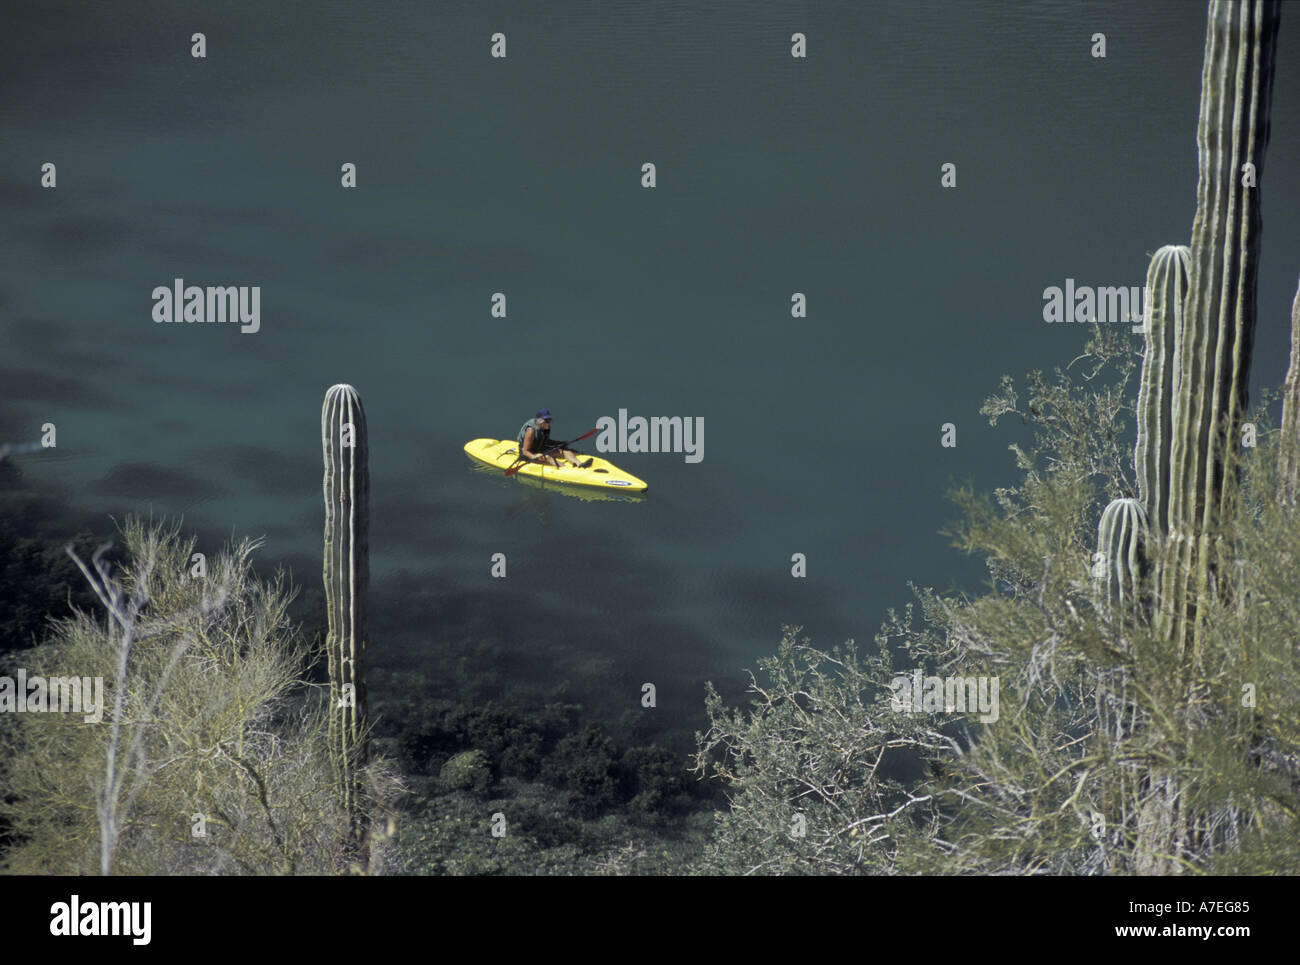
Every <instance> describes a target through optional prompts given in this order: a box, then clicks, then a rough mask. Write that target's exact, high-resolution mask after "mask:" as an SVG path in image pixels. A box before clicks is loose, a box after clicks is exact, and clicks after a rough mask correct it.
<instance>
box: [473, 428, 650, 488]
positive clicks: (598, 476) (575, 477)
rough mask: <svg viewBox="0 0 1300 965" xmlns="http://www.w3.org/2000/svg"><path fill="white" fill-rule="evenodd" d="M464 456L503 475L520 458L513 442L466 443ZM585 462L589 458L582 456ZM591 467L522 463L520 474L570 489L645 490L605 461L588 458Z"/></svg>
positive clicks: (504, 440) (634, 479)
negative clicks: (566, 486)
mask: <svg viewBox="0 0 1300 965" xmlns="http://www.w3.org/2000/svg"><path fill="white" fill-rule="evenodd" d="M465 454H466V455H467V456H469V457H470V458H472V459H477V460H478V461H479V462H482V463H486V464H487V465H489V466H495V467H497V468H498V469H500V470H501V471H502V472H503V473H504V472H505V471H506V470H507V469H509V468H510V467H511V466H513V465H514V464H515V459H516V457H517V456H518V455H519V447H518V444H517V443H516V442H515V441H514V440H513V439H473V440H471V441H469V442H467V443H465ZM582 458H583V460H584V461H585V460H586V459H587V458H588V457H587V456H585V455H584V456H583V457H582ZM590 458H591V465H590V466H588V467H587V468H585V469H579V468H577V467H576V466H571V465H569V464H568V463H567V462H564V461H563V460H560V465H559V468H556V467H555V466H543V465H540V464H538V463H535V462H530V463H525V464H524V465H523V467H522V468H520V470H519V475H521V476H528V477H529V478H531V479H541V480H545V481H546V482H556V483H567V484H569V485H572V486H594V487H596V488H597V489H604V490H606V491H615V492H624V493H643V492H645V491H646V488H647V487H646V484H645V482H644V481H642V480H640V479H637V478H636V476H633V475H632V474H631V473H630V472H624V471H623V470H622V469H619V468H618V466H616V465H614V464H613V463H612V462H610V461H609V460H608V459H601V458H600V457H599V456H591V457H590Z"/></svg>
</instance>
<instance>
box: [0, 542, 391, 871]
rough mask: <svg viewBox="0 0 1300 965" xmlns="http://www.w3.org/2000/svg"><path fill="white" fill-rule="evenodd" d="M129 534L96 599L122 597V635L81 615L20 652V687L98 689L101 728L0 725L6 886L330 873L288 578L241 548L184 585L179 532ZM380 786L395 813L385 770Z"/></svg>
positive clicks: (334, 835) (330, 778)
mask: <svg viewBox="0 0 1300 965" xmlns="http://www.w3.org/2000/svg"><path fill="white" fill-rule="evenodd" d="M124 536H125V541H126V550H127V554H128V556H129V561H128V562H127V563H126V564H125V565H124V566H123V567H122V568H121V569H120V570H119V571H118V573H117V574H116V576H114V577H112V578H111V580H106V581H105V582H104V584H103V585H104V586H105V587H109V588H110V589H111V588H114V587H116V589H118V590H120V596H117V597H111V599H112V600H115V601H116V603H115V605H116V606H117V612H119V613H120V614H123V615H125V616H126V617H127V618H128V619H127V621H126V623H125V624H124V623H121V622H119V621H117V620H115V619H110V620H108V621H105V619H104V617H103V616H102V615H99V616H94V617H92V616H91V615H89V614H87V613H85V612H83V611H77V612H76V613H75V614H74V616H72V617H71V618H68V619H65V620H62V621H60V622H59V623H58V624H57V625H56V628H55V632H54V633H53V635H52V637H51V638H50V640H49V641H48V642H47V643H46V644H45V645H44V646H42V647H40V648H39V649H37V650H34V651H30V652H29V653H27V654H24V658H25V669H26V671H27V673H28V674H29V675H37V674H40V675H45V676H54V675H68V674H76V675H78V676H88V677H102V678H103V681H104V713H103V720H102V722H100V723H86V722H83V719H82V717H81V716H80V715H73V714H67V713H41V714H21V715H20V714H5V715H3V717H4V718H5V719H4V720H0V784H3V785H4V786H5V787H6V788H7V789H8V791H9V794H8V796H7V798H6V799H5V801H4V802H3V804H0V809H2V810H3V816H4V817H5V819H6V820H7V821H8V822H9V823H10V824H11V826H12V829H13V843H12V846H11V847H10V848H9V850H8V851H7V852H6V853H5V854H4V856H3V868H4V870H6V871H9V872H15V873H42V874H88V873H98V872H99V871H100V870H101V869H102V867H103V866H104V865H105V864H107V865H108V866H109V868H108V870H111V871H112V872H113V873H119V874H223V873H227V874H228V873H246V874H278V873H324V872H331V871H335V870H339V859H340V854H341V850H340V842H341V841H342V839H343V836H344V835H345V833H346V829H347V820H346V815H345V814H343V813H342V811H341V809H340V808H339V806H338V804H337V803H336V797H335V794H334V791H335V788H334V780H335V779H334V775H333V771H332V770H331V767H330V761H329V755H328V745H327V742H326V727H327V722H326V715H325V709H324V707H323V706H322V702H321V701H320V700H318V699H316V698H315V697H313V696H312V695H311V692H310V691H309V690H308V688H307V686H306V684H305V682H304V679H303V675H304V672H305V669H306V661H307V659H308V657H309V654H308V652H307V649H306V647H305V645H304V644H303V643H302V641H301V638H300V637H298V636H296V635H295V634H293V633H292V632H291V628H290V627H289V625H288V622H287V620H286V619H285V608H286V606H287V605H288V602H289V599H290V596H289V595H288V594H287V593H286V591H285V588H284V585H283V579H282V577H278V578H277V581H276V582H275V583H274V584H263V583H260V582H257V581H256V580H255V579H254V578H253V577H252V576H251V563H250V557H251V554H252V552H253V551H254V549H255V548H256V545H257V544H256V543H253V542H250V541H244V542H243V543H241V544H240V545H238V546H235V547H231V548H229V549H228V550H226V551H225V552H223V553H222V554H221V555H220V556H219V558H217V559H216V560H215V561H212V560H209V561H208V574H207V576H206V577H194V576H191V570H190V566H191V556H192V553H193V552H194V549H195V542H194V540H192V539H191V540H188V541H182V540H181V539H180V538H179V535H178V531H177V530H175V529H172V530H165V529H163V528H162V527H151V528H148V529H146V528H145V527H144V526H143V525H142V524H141V523H140V522H138V521H137V520H134V519H128V521H127V523H126V526H125V529H124ZM107 573H108V568H107V567H106V566H105V567H104V569H103V570H101V575H102V574H107ZM126 601H130V602H129V603H128V602H126ZM119 704H120V706H119ZM372 780H373V781H374V782H375V784H376V786H377V787H379V788H380V790H381V791H382V794H381V797H387V798H391V796H392V793H393V791H394V789H395V788H396V786H397V785H396V782H395V779H394V778H392V777H391V775H389V774H387V773H386V771H385V770H384V767H383V765H382V764H380V765H377V766H376V767H375V768H374V770H373V772H372ZM200 816H201V818H202V820H200ZM196 828H202V829H203V830H204V831H205V832H206V833H205V835H204V836H196V835H195V834H194V833H193V832H194V830H195V829H196Z"/></svg>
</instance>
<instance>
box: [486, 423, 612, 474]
mask: <svg viewBox="0 0 1300 965" xmlns="http://www.w3.org/2000/svg"><path fill="white" fill-rule="evenodd" d="M599 431H600V429H599V427H597V428H595V429H588V430H587V431H586V432H584V433H583V434H582V435H580V436H578V438H576V439H574V440H573V442H557V443H556V444H555V445H553V446H547V447H546V448H545V449H543V450H542V451H541V453H539V455H543V456H544V455H546V454H547V453H548V452H554V451H555V450H556V449H564V448H567V447H568V446H571V445H573V443H574V442H581V441H582V440H583V439H586V438H589V437H590V436H594V435H595V434H596V433H597V432H599ZM521 463H522V465H521ZM526 465H528V463H527V462H525V461H524V458H523V456H520V457H519V458H518V459H516V460H515V461H514V463H513V464H512V465H511V466H510V468H509V469H507V470H506V475H507V476H513V475H514V474H515V473H517V472H518V471H519V470H520V469H523V468H524V466H526Z"/></svg>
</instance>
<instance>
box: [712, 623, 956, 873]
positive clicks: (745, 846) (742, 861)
mask: <svg viewBox="0 0 1300 965" xmlns="http://www.w3.org/2000/svg"><path fill="white" fill-rule="evenodd" d="M909 612H910V611H909ZM798 633H799V629H798V628H797V627H787V628H786V629H785V634H784V637H783V638H782V641H781V647H780V650H779V651H778V652H777V655H776V656H775V657H769V658H765V659H764V660H761V661H760V662H759V667H760V669H761V670H762V671H764V675H765V679H763V680H762V681H761V682H760V680H759V678H758V677H757V676H756V675H754V674H753V673H751V674H750V688H749V689H750V692H751V693H752V694H754V701H753V705H752V706H751V708H750V709H748V710H747V711H741V710H728V709H726V708H724V707H723V705H722V700H721V698H720V697H719V696H718V693H717V691H716V690H715V689H714V687H713V685H712V684H709V685H708V694H707V698H706V701H705V704H706V708H707V710H708V714H709V719H710V722H711V726H710V728H709V731H708V733H706V734H700V735H697V741H698V743H699V748H700V750H699V756H698V758H697V761H696V771H697V772H699V773H700V774H701V775H702V776H703V775H712V776H715V777H718V778H721V779H723V780H725V781H727V782H728V785H729V795H728V796H729V798H730V802H731V808H730V810H729V811H727V812H723V813H720V814H719V815H718V816H717V826H716V829H715V836H714V840H713V843H712V845H711V847H710V848H709V850H708V852H707V854H706V855H705V857H704V860H703V864H702V866H701V870H702V871H704V872H705V873H709V874H888V873H890V872H892V871H895V870H898V869H897V868H896V865H897V863H898V862H899V860H900V859H901V858H903V857H905V856H906V855H908V853H909V851H911V852H912V853H913V854H914V853H915V850H916V846H918V845H919V844H920V842H921V839H922V837H923V835H924V833H925V831H926V829H927V828H929V827H931V826H932V825H933V824H934V822H935V821H936V820H937V818H938V814H937V811H936V808H935V804H934V800H933V797H932V796H931V795H930V794H929V793H928V790H927V783H926V781H925V780H924V779H920V780H917V779H915V777H913V779H912V780H908V779H907V775H908V772H909V771H911V772H913V774H914V775H915V773H919V772H921V771H922V769H923V768H922V765H923V764H924V763H926V762H928V761H930V760H932V759H939V758H941V757H945V756H948V755H950V754H951V753H952V748H953V742H952V740H951V739H950V738H949V737H947V736H945V735H944V734H942V733H940V732H939V730H938V729H937V727H936V723H937V722H935V721H932V720H927V719H924V718H914V717H912V716H910V715H909V714H907V713H901V712H897V711H895V710H893V709H892V708H891V705H890V697H891V692H890V691H889V690H888V689H885V688H887V687H888V681H889V679H890V678H891V677H892V676H893V672H892V662H891V659H890V655H889V652H888V648H887V647H886V646H884V645H883V638H881V639H880V640H878V646H879V649H878V650H877V651H876V652H872V653H869V654H867V655H866V656H863V657H861V658H859V656H858V654H857V652H856V649H855V647H854V646H853V644H852V642H850V643H849V644H847V645H846V646H844V647H842V648H837V649H836V650H835V651H834V652H833V653H829V654H828V653H822V652H820V651H817V650H815V649H813V648H812V647H811V646H809V644H808V641H807V640H804V641H803V642H799V641H798V639H797V638H798Z"/></svg>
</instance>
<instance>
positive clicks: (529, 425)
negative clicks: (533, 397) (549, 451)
mask: <svg viewBox="0 0 1300 965" xmlns="http://www.w3.org/2000/svg"><path fill="white" fill-rule="evenodd" d="M529 429H532V430H533V452H534V453H535V454H536V455H539V456H540V455H541V454H542V453H543V452H545V451H546V447H547V446H549V445H550V444H551V430H550V429H543V428H542V427H541V426H539V425H538V424H537V419H536V418H533V419H529V420H528V421H527V422H525V423H524V424H523V425H522V426H520V427H519V435H517V436H515V442H517V443H519V455H521V456H522V455H523V454H524V435H525V434H526V433H527V432H528V430H529Z"/></svg>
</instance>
